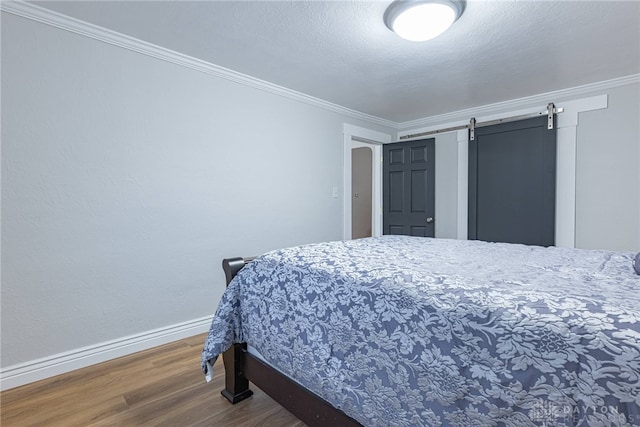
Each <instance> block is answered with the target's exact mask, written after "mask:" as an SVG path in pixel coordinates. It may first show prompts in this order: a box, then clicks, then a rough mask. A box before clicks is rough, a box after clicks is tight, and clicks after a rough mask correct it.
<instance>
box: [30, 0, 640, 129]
mask: <svg viewBox="0 0 640 427" xmlns="http://www.w3.org/2000/svg"><path fill="white" fill-rule="evenodd" d="M34 3H35V4H37V5H39V6H43V7H46V8H49V9H51V10H54V11H57V12H59V13H63V14H65V15H69V16H71V17H74V18H78V19H81V20H83V21H86V22H89V23H92V24H95V25H99V26H102V27H105V28H108V29H112V30H115V31H117V32H120V33H123V34H126V35H129V36H133V37H136V38H138V39H141V40H144V41H147V42H150V43H153V44H155V45H159V46H162V47H165V48H169V49H172V50H174V51H177V52H181V53H184V54H187V55H190V56H193V57H196V58H199V59H202V60H204V61H207V62H210V63H213V64H216V65H219V66H222V67H226V68H229V69H232V70H235V71H238V72H240V73H243V74H247V75H249V76H253V77H256V78H259V79H261V80H266V81H268V82H271V83H275V84H277V85H280V86H284V87H286V88H289V89H293V90H296V91H299V92H302V93H304V94H307V95H311V96H314V97H317V98H320V99H323V100H326V101H330V102H333V103H335V104H339V105H341V106H344V107H348V108H351V109H354V110H357V111H360V112H364V113H368V114H371V115H373V116H377V117H381V118H385V119H389V120H392V121H395V122H405V121H410V120H414V119H418V118H423V117H429V116H433V115H437V114H442V113H447V112H452V111H457V110H461V109H465V108H471V107H477V106H481V105H486V104H491V103H495V102H500V101H506V100H510V99H516V98H520V97H525V96H530V95H535V94H540V93H545V92H550V91H554V90H559V89H564V88H569V87H575V86H580V85H583V84H588V83H594V82H599V81H604V80H609V79H613V78H617V77H623V76H629V75H633V74H638V73H640V1H637V0H632V1H566V0H565V1H529V0H517V1H516V0H513V1H468V3H467V7H466V10H465V12H464V14H463V15H462V17H461V18H460V19H459V20H458V21H457V22H456V23H455V24H454V25H453V27H451V29H450V30H449V31H447V32H446V33H444V34H443V35H442V36H440V37H438V38H436V39H434V40H431V41H429V42H422V43H416V42H408V41H404V40H401V39H400V38H398V37H397V36H396V35H395V34H393V33H392V32H391V31H389V30H388V29H387V28H386V27H385V25H384V23H383V21H382V16H383V14H384V11H385V9H386V7H387V6H388V4H389V3H390V1H322V0H320V1H231V2H227V1H195V2H191V1H70V2H59V1H47V2H34Z"/></svg>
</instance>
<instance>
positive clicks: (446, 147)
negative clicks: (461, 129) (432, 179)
mask: <svg viewBox="0 0 640 427" xmlns="http://www.w3.org/2000/svg"><path fill="white" fill-rule="evenodd" d="M435 139H436V223H435V225H436V230H435V236H436V237H439V238H447V239H455V238H456V237H458V205H457V203H458V143H457V139H456V133H455V132H453V133H445V134H440V135H436V136H435Z"/></svg>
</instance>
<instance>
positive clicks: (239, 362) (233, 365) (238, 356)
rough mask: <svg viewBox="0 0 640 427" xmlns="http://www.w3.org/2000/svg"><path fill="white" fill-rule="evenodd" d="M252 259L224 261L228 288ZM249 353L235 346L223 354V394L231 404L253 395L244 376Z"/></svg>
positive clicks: (244, 346)
mask: <svg viewBox="0 0 640 427" xmlns="http://www.w3.org/2000/svg"><path fill="white" fill-rule="evenodd" d="M249 261H250V259H248V260H245V259H244V258H229V259H224V260H222V269H223V270H224V275H225V278H226V280H227V286H229V283H231V280H232V279H233V278H234V277H235V276H236V274H237V273H238V271H240V269H241V268H242V267H244V266H245V264H246V263H247V262H249ZM246 351H247V345H246V344H244V343H242V344H234V345H232V346H231V348H230V349H229V350H227V351H225V352H224V353H223V354H222V361H223V362H224V372H225V377H224V390H222V392H221V394H222V395H223V396H224V397H225V399H227V400H228V401H229V402H231V403H238V402H240V401H241V400H244V399H246V398H247V397H249V396H251V395H252V394H253V391H251V390H250V389H249V380H248V379H247V378H246V377H245V376H244V372H243V366H244V360H243V359H244V354H245V352H246Z"/></svg>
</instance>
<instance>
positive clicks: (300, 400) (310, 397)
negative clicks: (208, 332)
mask: <svg viewBox="0 0 640 427" xmlns="http://www.w3.org/2000/svg"><path fill="white" fill-rule="evenodd" d="M253 259H254V258H227V259H224V260H223V261H222V268H223V270H224V274H225V277H226V280H227V286H228V285H229V283H230V282H231V280H232V279H233V278H234V277H235V276H236V274H237V273H238V271H240V269H241V268H242V267H244V266H245V265H247V264H248V263H249V262H251V261H253ZM222 359H223V361H224V370H225V388H224V390H222V395H223V396H224V397H225V398H226V399H227V400H228V401H229V402H231V403H233V404H235V403H238V402H240V401H242V400H244V399H246V398H248V397H250V396H251V395H252V394H253V391H251V390H250V389H249V381H251V382H252V383H254V384H255V385H256V386H257V387H259V388H260V389H261V390H262V391H264V392H265V393H266V394H268V395H269V396H271V397H272V398H273V400H275V401H276V402H278V403H279V404H280V405H282V406H283V407H284V408H285V409H287V410H288V411H289V412H291V413H292V414H293V415H295V416H296V417H298V418H300V420H302V421H303V422H305V423H306V424H307V425H309V426H312V427H313V426H318V427H320V426H323V427H324V426H335V427H343V426H344V427H348V426H360V425H361V424H360V423H358V422H357V421H356V420H354V419H353V418H351V417H349V416H347V415H346V414H345V413H344V412H342V411H341V410H339V409H336V408H334V407H333V406H331V404H330V403H328V402H327V401H325V400H324V399H322V398H321V397H319V396H317V395H316V394H314V393H312V392H311V391H309V390H307V389H305V388H304V387H302V386H301V385H299V384H298V383H296V382H295V381H293V380H291V379H290V378H288V377H287V376H285V375H284V374H282V373H281V372H279V371H278V370H276V369H274V368H272V367H271V366H269V365H267V364H266V363H264V362H263V361H262V360H260V359H259V358H257V357H255V356H253V355H252V354H250V353H249V352H248V351H247V345H246V344H245V343H242V344H234V345H233V346H232V347H231V348H230V349H229V350H227V351H226V352H224V353H223V355H222Z"/></svg>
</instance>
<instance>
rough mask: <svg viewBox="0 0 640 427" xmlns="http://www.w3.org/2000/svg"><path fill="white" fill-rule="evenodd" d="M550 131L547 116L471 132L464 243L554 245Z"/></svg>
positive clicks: (553, 134)
mask: <svg viewBox="0 0 640 427" xmlns="http://www.w3.org/2000/svg"><path fill="white" fill-rule="evenodd" d="M555 188H556V130H555V126H554V129H552V130H548V129H547V117H546V116H541V117H536V118H533V119H527V120H521V121H517V122H512V123H505V124H499V125H494V126H487V127H483V128H477V129H476V130H475V141H469V239H477V240H486V241H491V242H507V243H523V244H527V245H540V246H552V245H554V244H555V195H556V193H555Z"/></svg>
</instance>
